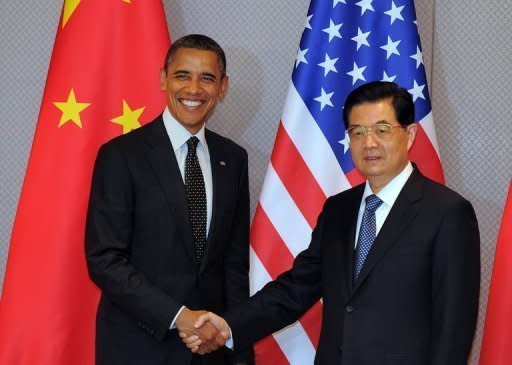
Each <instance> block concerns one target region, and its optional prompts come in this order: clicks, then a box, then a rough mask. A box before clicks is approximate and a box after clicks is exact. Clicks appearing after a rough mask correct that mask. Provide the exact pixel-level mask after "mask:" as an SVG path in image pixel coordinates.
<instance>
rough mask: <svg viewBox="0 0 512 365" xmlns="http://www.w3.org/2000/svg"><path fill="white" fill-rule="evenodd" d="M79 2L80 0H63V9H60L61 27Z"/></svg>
mask: <svg viewBox="0 0 512 365" xmlns="http://www.w3.org/2000/svg"><path fill="white" fill-rule="evenodd" d="M78 4H80V0H64V9H63V10H62V28H64V26H65V25H66V23H67V22H68V20H69V18H71V15H73V13H74V12H75V10H76V8H77V7H78Z"/></svg>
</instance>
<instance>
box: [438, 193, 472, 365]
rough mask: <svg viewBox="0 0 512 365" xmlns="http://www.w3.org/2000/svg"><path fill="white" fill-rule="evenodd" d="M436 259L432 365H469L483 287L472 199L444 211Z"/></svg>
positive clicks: (450, 205)
mask: <svg viewBox="0 0 512 365" xmlns="http://www.w3.org/2000/svg"><path fill="white" fill-rule="evenodd" d="M432 260H433V261H432V341H431V343H432V354H431V359H432V364H436V365H446V364H466V363H467V361H468V356H469V352H470V350H471V344H472V341H473V334H474V331H475V326H476V320H477V316H478V297H479V290H480V238H479V231H478V223H477V220H476V216H475V212H474V210H473V207H472V206H471V204H470V203H469V202H468V201H466V200H463V199H459V200H457V201H456V202H453V203H450V204H449V206H448V207H447V209H445V210H444V212H443V217H442V220H441V225H440V228H439V231H438V233H437V236H436V240H435V244H434V251H433V255H432Z"/></svg>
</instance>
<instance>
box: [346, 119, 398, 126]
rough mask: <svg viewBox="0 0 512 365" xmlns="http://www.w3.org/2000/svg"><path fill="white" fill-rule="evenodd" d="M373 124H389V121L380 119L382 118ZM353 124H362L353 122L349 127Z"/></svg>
mask: <svg viewBox="0 0 512 365" xmlns="http://www.w3.org/2000/svg"><path fill="white" fill-rule="evenodd" d="M374 124H391V123H390V122H388V121H387V120H385V119H382V120H378V121H376V122H375V123H374ZM354 126H362V124H358V123H354V124H352V125H351V127H354Z"/></svg>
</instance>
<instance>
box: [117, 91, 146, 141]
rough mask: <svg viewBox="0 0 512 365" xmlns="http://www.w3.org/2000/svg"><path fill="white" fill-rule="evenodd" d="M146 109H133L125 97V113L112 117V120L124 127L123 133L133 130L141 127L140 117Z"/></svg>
mask: <svg viewBox="0 0 512 365" xmlns="http://www.w3.org/2000/svg"><path fill="white" fill-rule="evenodd" d="M144 109H145V107H142V108H139V109H135V110H132V109H131V108H130V106H129V105H128V103H127V102H126V101H125V100H124V99H123V114H121V115H120V116H118V117H115V118H114V119H111V122H112V123H115V124H119V125H121V126H122V127H123V134H126V133H128V132H130V131H131V130H134V129H137V128H139V127H140V122H139V118H140V116H141V114H142V113H143V112H144Z"/></svg>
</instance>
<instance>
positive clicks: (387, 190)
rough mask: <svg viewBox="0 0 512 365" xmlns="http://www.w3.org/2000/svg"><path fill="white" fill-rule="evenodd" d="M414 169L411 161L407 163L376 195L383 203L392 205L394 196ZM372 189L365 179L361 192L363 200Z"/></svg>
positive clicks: (398, 192) (370, 193)
mask: <svg viewBox="0 0 512 365" xmlns="http://www.w3.org/2000/svg"><path fill="white" fill-rule="evenodd" d="M413 171H414V168H413V167H412V164H411V161H409V162H408V163H407V165H406V166H405V167H404V169H403V170H402V171H401V172H400V173H399V174H398V175H396V176H395V177H394V178H393V180H391V181H390V182H389V183H387V185H386V186H384V187H383V188H382V189H381V190H380V191H379V192H378V193H377V194H376V195H377V196H378V197H379V198H380V199H381V200H382V201H383V202H384V204H386V205H388V206H389V207H392V206H393V204H394V203H395V200H396V198H397V197H398V194H400V191H401V190H402V188H403V187H404V185H405V183H406V182H407V179H409V176H411V174H412V172H413ZM372 194H373V191H372V188H371V187H370V183H369V182H368V180H366V186H365V188H364V193H363V200H364V199H366V197H367V196H368V195H372Z"/></svg>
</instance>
